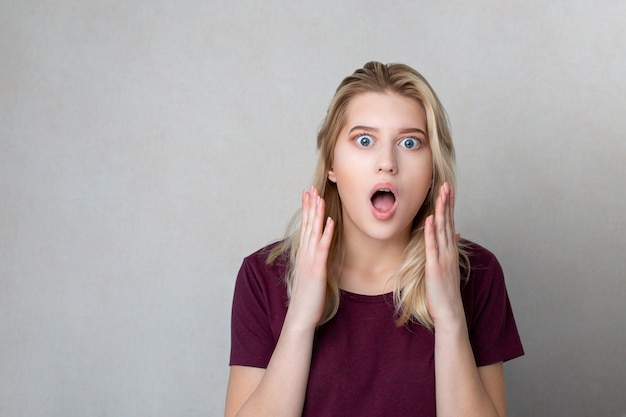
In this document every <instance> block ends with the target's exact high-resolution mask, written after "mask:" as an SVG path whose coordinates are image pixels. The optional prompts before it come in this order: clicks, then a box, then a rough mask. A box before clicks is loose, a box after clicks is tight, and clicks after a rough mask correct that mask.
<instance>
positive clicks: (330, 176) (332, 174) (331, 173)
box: [328, 168, 337, 183]
mask: <svg viewBox="0 0 626 417" xmlns="http://www.w3.org/2000/svg"><path fill="white" fill-rule="evenodd" d="M328 179H329V180H330V181H331V182H334V183H337V177H336V176H335V171H333V170H332V168H331V169H329V170H328Z"/></svg>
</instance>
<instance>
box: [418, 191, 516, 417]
mask: <svg viewBox="0 0 626 417" xmlns="http://www.w3.org/2000/svg"><path fill="white" fill-rule="evenodd" d="M457 242H458V235H456V234H455V230H454V192H453V190H452V189H450V187H449V186H448V184H444V185H443V186H442V187H441V190H440V194H439V198H438V199H437V204H436V208H435V215H434V216H430V217H429V218H427V219H426V223H425V243H426V298H427V303H428V311H429V312H430V314H431V316H432V318H433V321H434V323H435V387H436V401H437V415H438V416H440V417H447V416H455V417H458V416H481V417H488V416H495V417H504V416H505V415H506V398H505V391H504V376H503V371H502V363H501V362H500V363H496V364H493V365H489V366H485V367H480V368H477V367H476V364H475V361H474V356H473V353H472V347H471V345H470V341H469V335H468V330H467V323H466V321H465V313H464V310H463V302H462V299H461V294H460V291H459V280H460V276H459V264H458V250H457Z"/></svg>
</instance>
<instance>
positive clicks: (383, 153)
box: [377, 146, 398, 174]
mask: <svg viewBox="0 0 626 417" xmlns="http://www.w3.org/2000/svg"><path fill="white" fill-rule="evenodd" d="M377 166H378V172H387V173H390V174H396V173H397V172H398V162H397V160H396V155H395V152H394V149H393V146H385V147H381V149H380V152H379V155H378V161H377Z"/></svg>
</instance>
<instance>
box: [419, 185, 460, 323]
mask: <svg viewBox="0 0 626 417" xmlns="http://www.w3.org/2000/svg"><path fill="white" fill-rule="evenodd" d="M424 239H425V243H426V278H425V279H426V281H425V282H426V302H427V305H428V312H429V313H430V316H431V317H432V319H433V321H434V322H435V330H436V328H437V324H443V323H458V321H459V320H465V313H464V311H463V302H462V300H461V290H460V272H459V251H458V248H457V244H458V241H459V235H458V234H456V233H455V230H454V190H453V189H452V188H451V187H450V186H449V185H448V183H444V184H443V185H442V186H441V188H440V189H439V197H438V198H437V202H436V205H435V214H434V215H431V216H428V217H427V218H426V223H425V226H424Z"/></svg>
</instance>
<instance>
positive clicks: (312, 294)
mask: <svg viewBox="0 0 626 417" xmlns="http://www.w3.org/2000/svg"><path fill="white" fill-rule="evenodd" d="M324 220H326V222H324ZM334 226H335V223H334V221H333V219H331V218H330V217H328V218H327V219H325V201H324V199H323V198H321V197H320V195H319V192H318V190H317V189H316V188H315V187H311V188H310V189H309V190H306V191H304V192H303V193H302V223H301V226H300V244H299V247H298V253H297V254H296V265H295V271H294V272H295V274H294V281H293V287H292V290H291V299H290V302H289V310H288V312H287V316H288V317H287V318H288V319H289V320H290V322H291V324H292V325H298V326H303V328H311V327H313V328H315V326H317V324H318V323H319V321H320V319H321V317H322V313H323V311H324V301H325V298H326V277H327V266H326V261H327V259H328V251H329V248H330V242H331V240H332V236H333V231H334Z"/></svg>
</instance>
